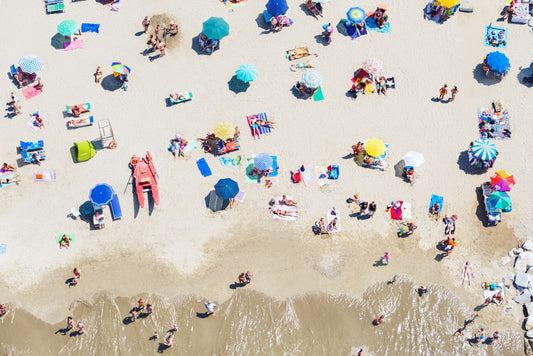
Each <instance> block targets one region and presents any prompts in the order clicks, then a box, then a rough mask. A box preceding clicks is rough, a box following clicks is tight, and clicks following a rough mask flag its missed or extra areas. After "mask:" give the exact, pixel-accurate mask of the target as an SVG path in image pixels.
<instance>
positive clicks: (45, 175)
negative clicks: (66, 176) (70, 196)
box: [33, 170, 56, 182]
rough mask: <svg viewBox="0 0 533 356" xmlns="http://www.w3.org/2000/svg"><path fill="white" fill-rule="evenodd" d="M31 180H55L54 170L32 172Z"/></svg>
mask: <svg viewBox="0 0 533 356" xmlns="http://www.w3.org/2000/svg"><path fill="white" fill-rule="evenodd" d="M33 180H34V181H35V182H55V181H56V171H53V170H52V171H42V172H36V173H34V174H33Z"/></svg>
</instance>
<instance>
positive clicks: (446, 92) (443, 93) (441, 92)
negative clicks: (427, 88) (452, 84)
mask: <svg viewBox="0 0 533 356" xmlns="http://www.w3.org/2000/svg"><path fill="white" fill-rule="evenodd" d="M446 94H448V85H446V84H444V86H443V87H442V88H440V96H439V100H444V95H446Z"/></svg>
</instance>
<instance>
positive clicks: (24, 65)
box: [19, 54, 43, 73]
mask: <svg viewBox="0 0 533 356" xmlns="http://www.w3.org/2000/svg"><path fill="white" fill-rule="evenodd" d="M19 66H20V69H22V71H23V72H26V73H35V72H37V71H38V70H41V68H42V67H43V62H41V59H40V58H39V57H37V56H34V55H33V54H30V55H28V56H25V57H22V58H21V59H19Z"/></svg>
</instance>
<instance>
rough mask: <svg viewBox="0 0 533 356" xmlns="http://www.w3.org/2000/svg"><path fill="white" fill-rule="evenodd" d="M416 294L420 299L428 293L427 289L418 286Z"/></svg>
mask: <svg viewBox="0 0 533 356" xmlns="http://www.w3.org/2000/svg"><path fill="white" fill-rule="evenodd" d="M417 292H418V296H419V297H421V296H423V295H424V294H426V293H427V292H428V289H427V288H426V287H425V286H420V287H418V289H417Z"/></svg>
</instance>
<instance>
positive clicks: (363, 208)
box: [359, 201, 368, 215]
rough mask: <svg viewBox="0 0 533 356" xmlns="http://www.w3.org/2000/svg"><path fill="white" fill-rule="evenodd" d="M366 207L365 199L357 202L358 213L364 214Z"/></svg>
mask: <svg viewBox="0 0 533 356" xmlns="http://www.w3.org/2000/svg"><path fill="white" fill-rule="evenodd" d="M366 208H368V202H367V201H362V202H361V203H360V204H359V215H363V214H365V213H366Z"/></svg>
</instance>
